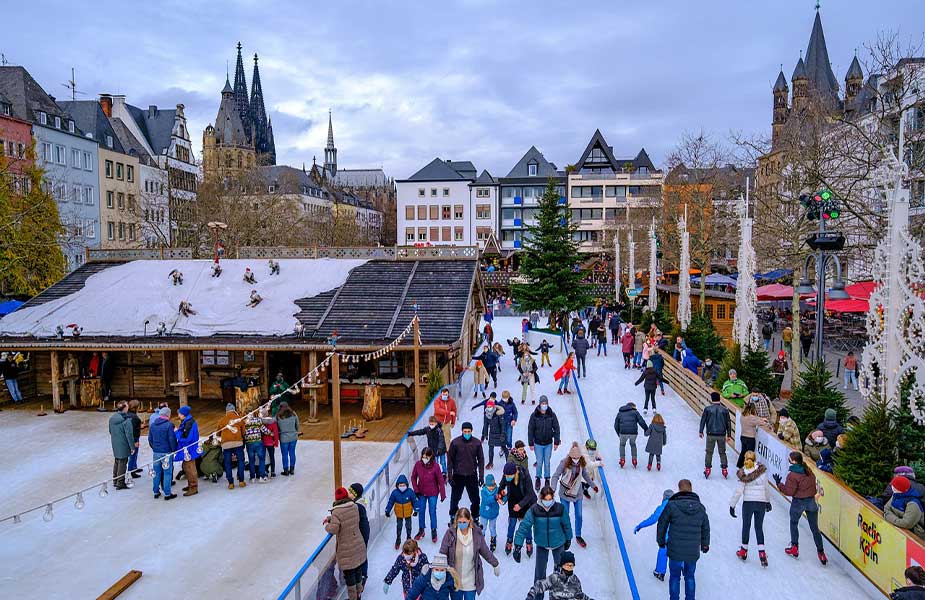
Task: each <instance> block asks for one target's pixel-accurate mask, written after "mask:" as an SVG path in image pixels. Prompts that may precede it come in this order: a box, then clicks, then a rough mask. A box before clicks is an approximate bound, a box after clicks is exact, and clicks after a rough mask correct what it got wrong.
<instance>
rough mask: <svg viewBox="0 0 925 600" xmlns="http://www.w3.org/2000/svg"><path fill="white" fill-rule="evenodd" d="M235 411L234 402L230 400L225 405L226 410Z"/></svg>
mask: <svg viewBox="0 0 925 600" xmlns="http://www.w3.org/2000/svg"><path fill="white" fill-rule="evenodd" d="M233 411H234V404H232V403H231V402H229V403H228V404H226V405H225V412H233Z"/></svg>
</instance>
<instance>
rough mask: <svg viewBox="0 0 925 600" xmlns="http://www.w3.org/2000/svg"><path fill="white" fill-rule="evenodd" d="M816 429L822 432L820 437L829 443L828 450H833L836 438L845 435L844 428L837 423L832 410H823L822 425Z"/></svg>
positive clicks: (835, 414) (835, 415)
mask: <svg viewBox="0 0 925 600" xmlns="http://www.w3.org/2000/svg"><path fill="white" fill-rule="evenodd" d="M816 429H818V430H819V431H821V432H822V435H824V436H825V439H826V441H828V443H829V448H832V449H834V448H835V440H836V439H837V438H838V436H840V435H841V434H843V433H845V428H844V427H842V425H841V423H839V422H838V419H837V413H836V412H835V409H834V408H827V409H826V410H825V418H823V420H822V423H819V425H817V426H816Z"/></svg>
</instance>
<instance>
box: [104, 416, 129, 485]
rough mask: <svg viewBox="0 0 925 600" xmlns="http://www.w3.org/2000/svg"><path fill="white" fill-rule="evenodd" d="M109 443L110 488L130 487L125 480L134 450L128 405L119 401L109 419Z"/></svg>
mask: <svg viewBox="0 0 925 600" xmlns="http://www.w3.org/2000/svg"><path fill="white" fill-rule="evenodd" d="M109 441H110V443H111V444H112V457H113V464H112V486H113V487H114V488H116V489H117V490H124V489H127V488H128V487H130V486H129V485H128V482H127V481H126V479H125V472H126V468H127V467H128V459H129V456H130V455H131V454H132V451H133V450H134V449H135V436H134V434H133V433H132V421H131V418H129V416H128V403H127V402H125V401H120V402H119V403H118V404H117V405H116V412H114V413H112V416H111V417H109Z"/></svg>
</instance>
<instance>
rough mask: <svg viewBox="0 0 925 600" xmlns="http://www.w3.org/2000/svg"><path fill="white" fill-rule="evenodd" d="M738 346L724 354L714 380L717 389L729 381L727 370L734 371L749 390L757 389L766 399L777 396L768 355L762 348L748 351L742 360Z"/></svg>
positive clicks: (775, 383)
mask: <svg viewBox="0 0 925 600" xmlns="http://www.w3.org/2000/svg"><path fill="white" fill-rule="evenodd" d="M741 356H742V353H741V351H740V349H739V345H738V344H736V345H735V346H733V348H732V350H730V351H729V352H727V353H726V359H725V360H723V363H722V366H721V368H720V373H719V377H717V378H716V387H717V389H722V387H723V383H725V382H726V380H727V379H729V369H735V371H736V375H737V376H738V378H739V379H741V380H742V381H744V382H745V385H747V386H748V389H749V390H753V389H756V388H757V389H759V390H761V393H763V394H765V395H767V397H768V398H774V397H776V396H777V382H775V381H774V376H773V375H771V366H770V365H769V364H768V353H767V352H765V351H764V349H762V348H758V349H751V348H750V349H748V350H747V351H746V352H745V358H742V357H741Z"/></svg>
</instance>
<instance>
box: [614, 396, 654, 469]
mask: <svg viewBox="0 0 925 600" xmlns="http://www.w3.org/2000/svg"><path fill="white" fill-rule="evenodd" d="M640 427H642V430H643V431H644V432H645V431H648V430H649V426H648V425H646V421H645V419H643V418H642V415H641V414H639V411H638V410H636V403H635V402H627V403H626V404H624V405H623V406H621V407H620V410H619V411H617V416H616V418H614V421H613V429H614V431H616V432H617V435H618V436H619V437H620V468H621V469H622V468H623V465H625V464H626V442H629V443H630V452H631V454H632V458H633V468H634V469H635V468H636V465H637V464H638V462H637V460H636V437H637V436H638V435H639V428H640Z"/></svg>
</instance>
